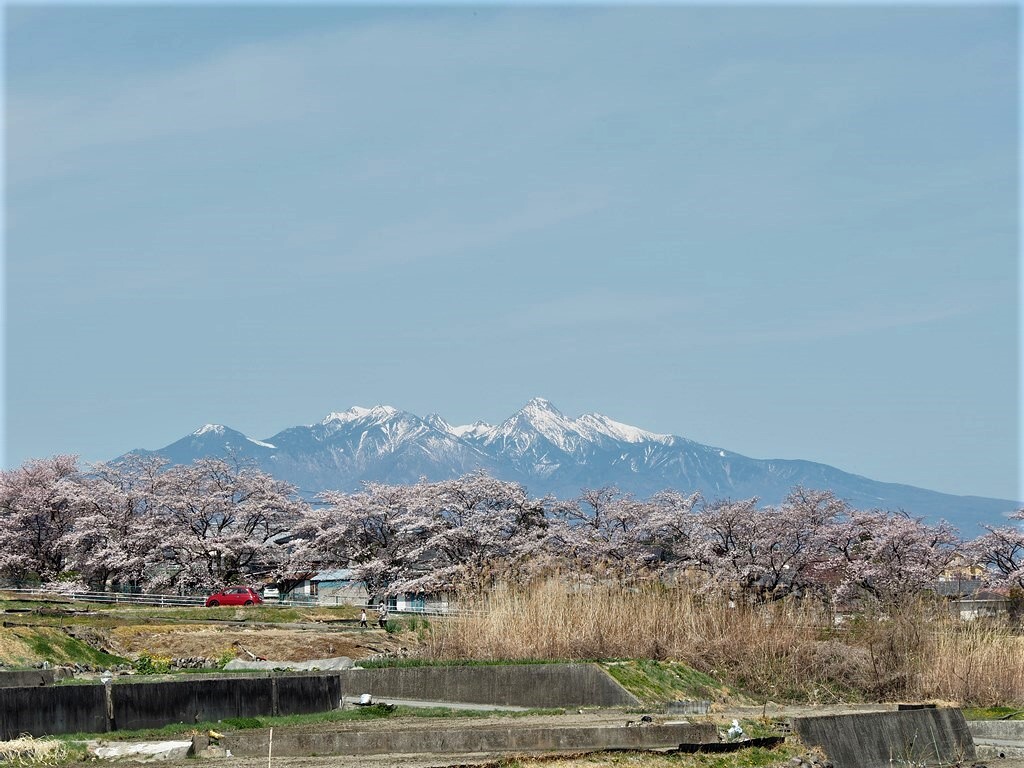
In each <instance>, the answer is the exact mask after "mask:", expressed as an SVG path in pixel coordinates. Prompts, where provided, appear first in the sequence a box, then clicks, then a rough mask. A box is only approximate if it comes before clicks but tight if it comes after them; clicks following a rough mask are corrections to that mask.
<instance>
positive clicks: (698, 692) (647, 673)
mask: <svg viewBox="0 0 1024 768" xmlns="http://www.w3.org/2000/svg"><path fill="white" fill-rule="evenodd" d="M601 666H602V667H603V668H604V669H605V671H607V672H608V674H610V675H611V676H612V677H613V678H615V680H616V682H618V684H619V685H621V686H622V687H623V688H625V689H626V690H627V691H629V692H630V693H632V694H633V695H634V696H636V697H637V698H638V699H640V700H641V701H643V702H645V703H649V704H661V703H664V702H668V701H677V700H682V701H703V700H706V701H723V700H725V699H733V698H735V697H736V694H735V693H734V692H733V691H731V690H730V689H729V688H728V687H726V686H725V685H723V684H722V683H720V682H719V681H717V680H715V679H714V678H713V677H710V676H708V675H705V674H704V673H703V672H698V671H697V670H695V669H693V668H692V667H688V666H686V665H685V664H682V663H679V662H674V661H651V660H648V659H638V660H629V661H609V662H602V663H601Z"/></svg>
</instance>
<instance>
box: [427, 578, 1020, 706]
mask: <svg viewBox="0 0 1024 768" xmlns="http://www.w3.org/2000/svg"><path fill="white" fill-rule="evenodd" d="M467 607H470V608H473V609H474V610H473V611H471V612H468V613H466V614H465V615H463V616H460V617H457V618H453V619H452V620H450V621H447V622H444V623H436V624H435V625H434V626H433V627H432V631H431V632H430V633H429V635H428V636H427V638H426V644H425V648H424V650H423V653H424V654H425V655H427V656H429V657H432V658H437V659H494V660H510V659H660V660H676V661H681V662H683V663H685V664H687V665H689V666H691V667H693V668H694V669H696V670H699V671H701V672H704V673H706V674H708V675H710V676H712V677H714V678H716V679H719V680H722V681H724V682H725V683H727V684H729V685H730V686H732V687H734V688H737V689H739V690H743V691H746V692H747V693H748V694H750V695H752V696H755V697H759V698H762V699H775V700H780V701H781V700H790V701H810V702H820V703H834V702H839V701H849V700H875V701H884V700H890V701H891V700H895V699H931V700H942V701H953V702H963V703H972V704H978V705H986V706H987V705H994V704H1020V705H1024V636H1022V634H1021V633H1020V630H1019V628H1018V629H1014V628H1012V627H1010V626H1008V625H1005V624H991V623H983V622H963V621H960V620H958V619H955V618H953V617H951V616H950V615H949V614H948V613H947V612H946V611H945V609H944V607H943V606H942V605H940V604H933V603H928V602H927V601H910V602H908V603H907V604H905V605H902V606H899V607H898V608H894V609H890V610H888V611H887V612H886V613H884V614H883V613H879V614H876V615H867V616H863V617H860V618H858V619H857V620H853V621H847V622H844V623H843V624H841V625H838V626H837V625H836V624H835V623H834V622H833V621H832V618H831V616H830V614H828V612H827V611H825V610H824V609H823V608H822V607H821V606H819V605H816V604H813V603H810V602H803V603H798V602H795V601H794V602H790V601H784V602H778V603H772V604H767V605H761V606H744V605H740V606H737V607H734V608H730V607H728V601H727V600H724V599H721V598H718V597H715V596H707V595H701V594H698V593H696V592H694V591H692V590H688V589H685V588H680V589H666V588H665V587H662V586H641V587H637V588H628V589H627V588H621V587H614V586H613V587H590V588H587V589H579V590H575V591H569V590H567V589H566V588H565V585H564V583H563V582H557V581H548V582H545V583H542V584H539V585H537V586H535V587H534V588H532V589H530V590H512V589H497V590H495V591H493V592H491V593H489V594H487V595H485V596H482V597H480V598H478V599H476V600H474V601H471V602H469V603H468V604H467Z"/></svg>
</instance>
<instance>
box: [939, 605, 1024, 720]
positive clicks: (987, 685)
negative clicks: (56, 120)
mask: <svg viewBox="0 0 1024 768" xmlns="http://www.w3.org/2000/svg"><path fill="white" fill-rule="evenodd" d="M919 687H920V691H921V695H922V697H924V698H938V699H947V700H951V701H963V702H970V703H972V704H978V705H981V706H994V705H999V704H1015V705H1021V704H1024V637H1022V636H1021V635H1020V634H1016V633H1014V632H1012V631H1011V630H1010V628H1009V627H1007V626H1005V625H1002V624H998V623H996V624H987V623H979V622H958V623H956V624H955V625H954V626H951V627H949V628H947V629H946V630H945V631H943V632H940V633H938V634H936V635H935V637H934V639H933V643H932V648H931V654H930V656H929V658H928V659H926V663H925V664H924V665H923V669H922V672H921V676H920V683H919Z"/></svg>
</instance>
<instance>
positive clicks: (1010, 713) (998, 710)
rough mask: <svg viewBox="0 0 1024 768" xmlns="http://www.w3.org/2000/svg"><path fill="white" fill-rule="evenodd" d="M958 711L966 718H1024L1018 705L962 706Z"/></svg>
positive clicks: (1023, 713)
mask: <svg viewBox="0 0 1024 768" xmlns="http://www.w3.org/2000/svg"><path fill="white" fill-rule="evenodd" d="M960 711H961V712H963V713H964V718H966V719H967V720H1024V709H1021V708H1020V707H963V708H961V710H960Z"/></svg>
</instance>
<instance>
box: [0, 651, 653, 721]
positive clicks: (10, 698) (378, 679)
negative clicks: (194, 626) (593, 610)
mask: <svg viewBox="0 0 1024 768" xmlns="http://www.w3.org/2000/svg"><path fill="white" fill-rule="evenodd" d="M363 693H369V694H371V695H372V696H373V697H374V698H376V699H380V698H384V699H387V698H388V697H391V698H395V699H424V700H430V701H436V702H442V703H443V702H451V703H456V702H460V703H465V704H481V705H484V704H492V705H507V706H521V707H530V708H565V707H580V706H587V707H610V706H636V705H637V704H638V703H639V702H638V701H637V700H636V699H635V698H634V697H633V696H632V695H631V694H629V693H628V692H627V691H626V690H625V689H623V688H622V687H621V686H619V684H618V683H616V682H615V681H614V680H613V679H612V678H611V677H609V676H608V675H607V674H606V673H605V672H604V670H602V669H601V668H600V667H599V666H597V665H596V664H526V665H497V666H468V667H454V666H452V667H413V668H408V669H394V668H385V669H365V670H358V669H354V670H347V671H341V672H325V673H292V674H273V673H266V672H263V673H254V674H253V675H241V674H239V675H230V676H219V677H218V676H212V675H203V676H197V677H189V678H188V679H185V680H174V681H167V682H146V681H141V682H139V681H131V682H127V681H125V682H121V681H119V682H116V683H114V684H113V685H111V686H108V687H106V688H105V687H104V686H102V685H61V686H55V687H54V686H46V687H22V688H0V739H11V738H14V737H16V736H18V735H19V734H23V733H27V734H30V735H32V736H47V735H53V734H61V733H74V732H89V733H103V732H105V731H111V730H125V729H135V728H152V727H159V726H162V725H166V724H168V723H198V722H203V721H217V720H226V719H229V718H234V717H261V716H276V715H291V714H303V713H309V712H327V711H330V710H332V709H337V708H338V707H339V706H340V704H341V701H342V699H343V697H345V696H348V697H353V696H359V695H361V694H363Z"/></svg>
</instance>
